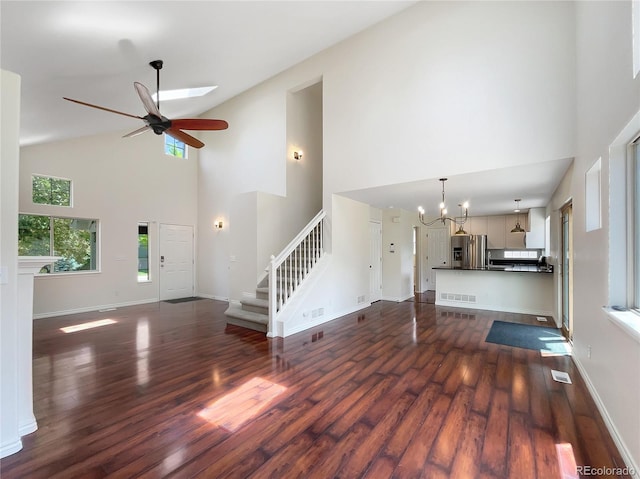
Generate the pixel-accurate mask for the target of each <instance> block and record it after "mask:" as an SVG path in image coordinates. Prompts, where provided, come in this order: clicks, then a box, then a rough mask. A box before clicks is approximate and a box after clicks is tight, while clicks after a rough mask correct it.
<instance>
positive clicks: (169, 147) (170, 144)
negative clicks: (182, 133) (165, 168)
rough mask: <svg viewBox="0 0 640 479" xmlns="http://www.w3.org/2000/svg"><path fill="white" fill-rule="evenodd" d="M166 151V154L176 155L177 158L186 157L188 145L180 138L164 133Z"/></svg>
mask: <svg viewBox="0 0 640 479" xmlns="http://www.w3.org/2000/svg"><path fill="white" fill-rule="evenodd" d="M164 153H165V155H171V156H175V157H176V158H186V157H187V147H186V145H185V144H184V143H183V142H181V141H180V140H176V139H175V138H173V137H172V136H169V135H164Z"/></svg>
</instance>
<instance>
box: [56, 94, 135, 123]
mask: <svg viewBox="0 0 640 479" xmlns="http://www.w3.org/2000/svg"><path fill="white" fill-rule="evenodd" d="M62 98H64V99H65V100H68V101H72V102H74V103H78V104H80V105H84V106H90V107H91V108H97V109H98V110H104V111H109V112H111V113H117V114H118V115H124V116H130V117H131V118H137V119H139V120H144V118H142V117H141V116H137V115H130V114H129V113H124V112H121V111H118V110H112V109H111V108H105V107H103V106H98V105H92V104H91V103H85V102H83V101H80V100H74V99H73V98H67V97H66V96H63V97H62Z"/></svg>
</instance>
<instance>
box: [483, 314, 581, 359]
mask: <svg viewBox="0 0 640 479" xmlns="http://www.w3.org/2000/svg"><path fill="white" fill-rule="evenodd" d="M485 341H486V342H487V343H494V344H503V345H505V346H513V347H516V348H525V349H533V350H536V351H542V352H543V353H551V354H563V355H565V354H570V352H571V350H570V348H569V344H568V343H567V341H566V340H565V338H564V336H563V335H562V332H561V331H560V330H559V329H554V328H545V327H542V326H533V325H530V324H517V323H507V322H505V321H494V322H493V325H492V326H491V329H490V330H489V334H488V335H487V338H486V339H485Z"/></svg>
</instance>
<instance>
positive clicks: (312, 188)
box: [198, 75, 323, 300]
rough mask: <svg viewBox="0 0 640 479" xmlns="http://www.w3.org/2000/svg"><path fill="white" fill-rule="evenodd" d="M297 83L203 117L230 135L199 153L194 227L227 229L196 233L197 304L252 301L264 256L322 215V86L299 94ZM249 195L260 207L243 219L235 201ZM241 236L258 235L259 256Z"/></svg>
mask: <svg viewBox="0 0 640 479" xmlns="http://www.w3.org/2000/svg"><path fill="white" fill-rule="evenodd" d="M315 77H316V78H319V76H317V75H315ZM302 78H303V77H298V79H296V80H293V81H291V82H286V83H285V82H282V81H277V80H270V81H267V82H265V83H264V84H262V85H259V86H258V87H256V88H254V89H252V90H250V91H249V92H247V93H245V94H243V95H240V96H238V97H236V98H234V99H232V100H230V101H229V102H227V103H225V104H224V105H222V106H220V107H219V108H216V109H215V110H213V111H211V112H209V113H208V115H207V116H209V117H216V118H224V119H225V120H227V121H228V122H229V129H228V130H225V131H224V132H222V133H223V134H222V135H221V136H220V137H219V138H217V139H216V140H215V141H211V142H208V143H207V146H206V147H205V148H203V149H202V150H201V154H200V170H199V176H198V184H199V197H198V207H199V222H200V224H201V225H211V224H212V223H213V221H214V220H215V219H216V218H228V224H229V228H224V230H223V231H218V232H216V231H213V230H212V228H211V227H210V226H207V227H206V228H204V227H203V228H201V230H200V236H199V245H200V247H199V250H198V258H199V265H200V268H199V270H198V291H199V294H201V295H203V296H208V297H213V298H219V299H224V298H231V299H232V300H240V299H241V298H242V297H243V295H246V294H254V293H255V287H256V278H259V277H260V275H261V274H262V273H263V271H264V268H265V266H266V265H267V263H268V261H269V257H270V255H272V254H278V253H279V252H280V250H281V249H282V248H283V247H284V246H286V245H287V244H288V243H289V241H291V240H292V239H293V237H294V236H295V235H296V234H297V233H298V232H299V231H300V230H301V229H302V227H303V226H304V225H306V224H307V223H308V222H309V221H310V220H311V219H312V218H313V217H314V216H315V215H316V214H317V213H318V212H319V211H320V209H322V159H323V151H322V83H321V82H318V81H316V82H315V83H314V84H313V85H311V86H308V87H307V88H302V89H301V88H298V85H301V84H302V83H303V79H302ZM304 79H307V76H304ZM274 84H275V85H277V86H275V87H274V86H273V85H274ZM299 149H302V150H303V151H304V155H303V158H302V160H301V161H296V160H294V159H293V151H294V150H299ZM250 192H252V193H259V194H256V196H255V199H256V201H257V202H258V203H257V204H256V205H255V206H251V207H250V209H251V211H243V210H242V209H241V208H239V205H238V204H237V199H238V198H239V197H240V196H241V195H243V194H246V193H250ZM244 204H246V203H244ZM232 211H233V213H232ZM256 215H258V216H256ZM248 221H252V222H254V225H253V226H249V225H246V224H245V223H246V222H248ZM247 228H249V229H254V228H257V229H256V231H255V235H256V236H257V238H258V239H257V241H258V248H257V249H255V245H254V246H250V245H248V244H247V243H246V242H245V241H244V239H243V238H241V235H243V234H244V231H245V229H247ZM243 245H244V246H246V248H247V249H245V248H243ZM232 256H234V257H235V258H236V262H238V261H240V258H242V261H243V266H242V267H246V268H249V269H250V270H251V272H252V275H251V276H249V275H244V274H243V273H240V272H239V269H238V268H239V267H240V265H239V264H230V263H231V261H230V258H231V257H232ZM203 267H204V268H206V269H203ZM230 275H231V277H230ZM238 275H240V276H238ZM229 282H231V284H232V285H233V286H232V287H231V288H229Z"/></svg>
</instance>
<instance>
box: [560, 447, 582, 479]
mask: <svg viewBox="0 0 640 479" xmlns="http://www.w3.org/2000/svg"><path fill="white" fill-rule="evenodd" d="M556 453H557V456H558V466H560V477H561V478H562V479H580V476H578V466H577V465H576V458H575V456H574V455H573V447H571V444H569V443H566V442H565V443H563V444H556Z"/></svg>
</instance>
